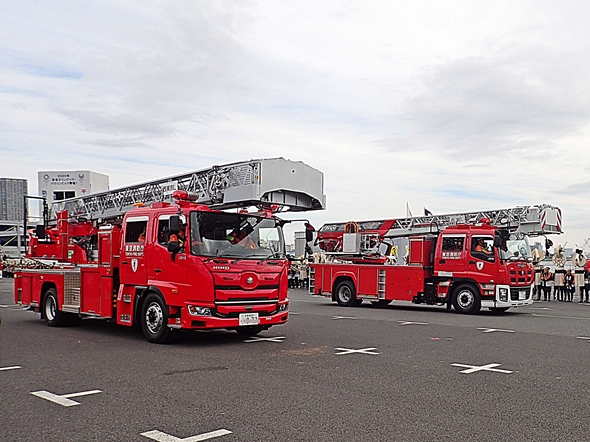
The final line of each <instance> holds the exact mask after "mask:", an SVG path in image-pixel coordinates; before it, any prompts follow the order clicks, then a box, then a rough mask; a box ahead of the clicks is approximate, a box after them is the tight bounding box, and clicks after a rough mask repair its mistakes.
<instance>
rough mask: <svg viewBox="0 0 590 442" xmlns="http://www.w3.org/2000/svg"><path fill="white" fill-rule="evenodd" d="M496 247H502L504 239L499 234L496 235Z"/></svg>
mask: <svg viewBox="0 0 590 442" xmlns="http://www.w3.org/2000/svg"><path fill="white" fill-rule="evenodd" d="M494 247H498V248H500V247H502V239H501V238H500V237H499V236H494Z"/></svg>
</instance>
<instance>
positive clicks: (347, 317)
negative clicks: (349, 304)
mask: <svg viewBox="0 0 590 442" xmlns="http://www.w3.org/2000/svg"><path fill="white" fill-rule="evenodd" d="M332 319H354V320H356V319H358V318H353V317H352V316H332Z"/></svg>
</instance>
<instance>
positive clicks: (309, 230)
mask: <svg viewBox="0 0 590 442" xmlns="http://www.w3.org/2000/svg"><path fill="white" fill-rule="evenodd" d="M304 225H305V242H312V241H313V232H315V229H314V228H313V226H312V225H311V224H309V223H305V224H304Z"/></svg>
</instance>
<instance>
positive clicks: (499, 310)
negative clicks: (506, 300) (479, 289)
mask: <svg viewBox="0 0 590 442" xmlns="http://www.w3.org/2000/svg"><path fill="white" fill-rule="evenodd" d="M509 308H510V307H495V308H491V309H490V311H491V312H492V313H493V314H494V315H501V314H503V313H506V311H507V310H508V309H509Z"/></svg>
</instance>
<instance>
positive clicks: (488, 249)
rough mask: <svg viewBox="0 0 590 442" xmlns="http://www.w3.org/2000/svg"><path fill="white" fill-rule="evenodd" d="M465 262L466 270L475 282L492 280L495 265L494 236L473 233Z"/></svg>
mask: <svg viewBox="0 0 590 442" xmlns="http://www.w3.org/2000/svg"><path fill="white" fill-rule="evenodd" d="M470 239H471V244H470V247H469V257H468V258H467V262H466V268H465V270H466V272H467V274H468V276H469V277H470V278H473V279H475V280H476V281H477V282H483V283H486V282H490V281H491V280H494V279H495V278H494V274H495V273H496V272H495V269H496V266H495V263H496V250H497V249H496V248H495V247H494V238H493V237H492V236H489V235H473V236H472V237H471V238H470Z"/></svg>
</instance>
